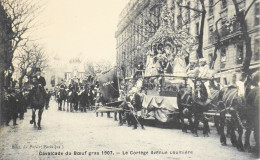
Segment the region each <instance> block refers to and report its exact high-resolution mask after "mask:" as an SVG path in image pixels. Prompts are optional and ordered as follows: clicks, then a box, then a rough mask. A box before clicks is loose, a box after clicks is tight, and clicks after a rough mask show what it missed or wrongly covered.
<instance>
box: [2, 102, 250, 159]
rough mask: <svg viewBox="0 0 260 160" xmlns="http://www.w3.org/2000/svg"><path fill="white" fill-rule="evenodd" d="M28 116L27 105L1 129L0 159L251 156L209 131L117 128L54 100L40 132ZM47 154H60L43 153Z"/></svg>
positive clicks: (89, 113)
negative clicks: (196, 134)
mask: <svg viewBox="0 0 260 160" xmlns="http://www.w3.org/2000/svg"><path fill="white" fill-rule="evenodd" d="M30 116H31V110H30V109H28V112H27V113H26V114H25V119H24V120H22V121H20V120H18V126H12V125H10V126H4V127H2V128H1V146H2V148H1V153H0V155H1V159H2V160H28V159H35V160H36V159H62V160H63V159H219V160H223V159H234V160H239V159H245V160H246V159H255V157H254V156H253V154H251V153H246V152H239V151H237V150H236V148H234V147H232V146H231V144H230V142H229V140H228V146H221V145H220V143H219V137H218V135H216V134H215V133H212V134H211V135H210V137H203V136H202V133H201V132H199V133H200V135H199V136H200V137H193V136H192V135H191V134H190V133H187V134H185V133H182V131H181V130H179V129H162V128H155V127H147V126H146V130H142V129H140V128H138V129H137V130H132V128H130V127H127V126H126V125H124V126H121V127H119V126H118V122H115V121H114V120H113V119H112V118H110V119H108V118H106V115H105V116H104V117H96V116H95V114H94V113H92V112H88V113H80V112H78V113H68V112H65V111H58V110H57V104H56V102H54V101H51V107H50V108H49V110H45V111H44V112H43V119H42V130H38V129H36V128H34V127H33V125H31V124H29V120H30V118H31V117H30ZM10 124H11V123H10ZM157 151H159V152H157ZM179 151H181V152H179ZM48 152H51V154H62V155H46V154H48ZM152 152H155V153H154V154H152ZM156 152H157V153H156ZM176 152H178V153H179V154H176ZM185 152H186V154H185ZM180 153H181V154H180ZM67 154H68V155H67ZM69 154H71V155H69Z"/></svg>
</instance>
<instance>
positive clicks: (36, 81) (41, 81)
mask: <svg viewBox="0 0 260 160" xmlns="http://www.w3.org/2000/svg"><path fill="white" fill-rule="evenodd" d="M33 85H34V87H33V88H32V91H31V93H30V95H32V94H35V93H36V86H37V85H38V86H40V89H41V91H42V93H43V94H44V97H46V92H45V89H44V86H46V81H45V78H44V77H42V76H41V70H40V68H36V73H35V75H34V76H33Z"/></svg>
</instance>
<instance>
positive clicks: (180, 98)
mask: <svg viewBox="0 0 260 160" xmlns="http://www.w3.org/2000/svg"><path fill="white" fill-rule="evenodd" d="M193 83H194V88H195V89H192V88H190V90H187V89H185V88H183V87H180V88H179V90H178V94H177V104H178V108H179V117H180V120H181V125H182V131H183V132H187V127H186V125H185V123H184V118H188V121H189V127H190V130H191V132H192V133H193V134H194V136H196V137H197V136H198V133H197V130H198V125H199V122H200V121H201V122H202V123H203V135H204V136H208V133H209V132H210V130H209V125H208V119H207V118H206V117H205V116H204V115H203V112H205V111H207V110H208V107H207V105H205V103H206V100H207V99H208V93H207V89H206V87H205V85H204V82H203V81H202V80H199V79H195V81H194V82H193Z"/></svg>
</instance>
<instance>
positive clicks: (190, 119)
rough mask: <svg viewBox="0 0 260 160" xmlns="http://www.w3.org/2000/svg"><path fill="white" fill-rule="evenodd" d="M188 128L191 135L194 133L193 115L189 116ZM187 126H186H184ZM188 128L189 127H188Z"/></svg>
mask: <svg viewBox="0 0 260 160" xmlns="http://www.w3.org/2000/svg"><path fill="white" fill-rule="evenodd" d="M187 118H188V122H189V124H188V128H189V129H190V131H191V133H194V129H193V121H192V115H188V117H187ZM184 125H185V124H184ZM186 126H187V125H186Z"/></svg>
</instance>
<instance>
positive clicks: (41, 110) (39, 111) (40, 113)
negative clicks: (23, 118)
mask: <svg viewBox="0 0 260 160" xmlns="http://www.w3.org/2000/svg"><path fill="white" fill-rule="evenodd" d="M42 112H43V108H41V109H39V110H38V123H37V125H38V129H41V120H42Z"/></svg>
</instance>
